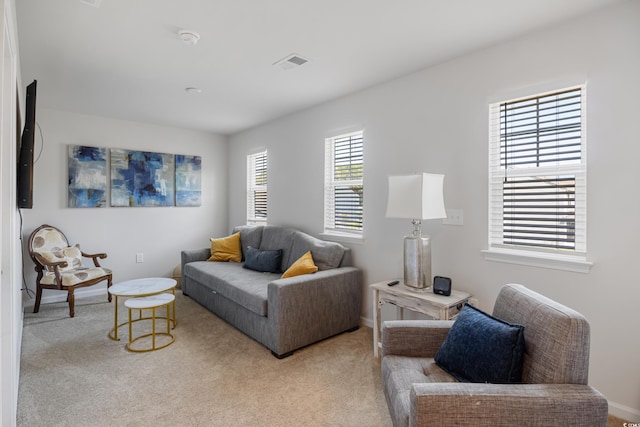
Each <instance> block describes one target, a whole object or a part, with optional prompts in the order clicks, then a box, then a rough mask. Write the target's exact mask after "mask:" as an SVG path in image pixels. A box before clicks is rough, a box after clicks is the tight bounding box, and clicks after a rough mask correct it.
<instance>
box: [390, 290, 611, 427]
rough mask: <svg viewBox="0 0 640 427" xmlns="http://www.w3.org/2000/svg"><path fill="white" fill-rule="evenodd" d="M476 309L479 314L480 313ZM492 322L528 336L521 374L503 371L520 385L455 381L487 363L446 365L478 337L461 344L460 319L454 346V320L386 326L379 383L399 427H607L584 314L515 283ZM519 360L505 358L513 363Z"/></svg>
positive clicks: (501, 297) (604, 402)
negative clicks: (593, 383)
mask: <svg viewBox="0 0 640 427" xmlns="http://www.w3.org/2000/svg"><path fill="white" fill-rule="evenodd" d="M468 308H469V307H465V308H464V309H463V311H465V310H467V309H468ZM463 311H462V312H461V313H460V315H462V314H463ZM471 311H473V313H471V314H472V315H473V316H475V315H476V313H477V310H470V312H471ZM482 314H483V315H484V313H482ZM485 316H486V315H485ZM487 317H488V318H491V316H487ZM493 317H495V318H497V319H501V320H502V321H504V322H507V325H509V327H513V328H520V329H521V331H520V332H522V333H523V338H524V346H523V352H522V354H520V356H521V359H520V360H521V365H519V366H518V369H521V370H520V371H518V370H517V369H515V370H514V369H511V368H512V367H510V368H509V369H508V370H507V371H506V372H508V373H509V375H511V374H514V375H516V376H517V377H518V378H519V379H520V380H519V381H515V383H509V381H500V382H503V383H500V384H497V383H484V382H482V383H480V382H461V381H459V380H458V379H456V377H460V374H461V373H462V375H463V376H464V375H466V374H467V371H473V370H474V368H475V367H479V366H481V365H483V363H484V362H483V361H480V360H479V359H477V356H472V360H466V362H465V363H466V366H462V367H458V368H457V371H456V372H454V370H455V369H454V370H451V369H450V366H448V365H447V368H446V369H443V368H442V367H441V366H445V365H446V364H445V363H441V362H442V359H443V358H447V357H449V358H451V359H454V361H455V360H458V361H460V360H464V358H465V357H468V356H470V355H473V351H474V349H473V348H470V349H468V352H467V349H465V348H464V347H465V345H467V344H469V346H473V345H471V344H470V343H471V342H472V341H473V339H472V338H470V339H468V340H466V339H464V338H463V339H460V337H461V335H459V333H460V332H461V330H462V329H463V328H464V327H465V326H464V324H463V322H460V325H463V326H459V327H458V328H457V331H456V333H452V335H454V336H457V337H458V338H459V339H458V340H457V341H455V340H452V337H451V336H450V335H449V332H450V331H453V325H454V322H453V321H436V320H413V321H404V320H400V321H388V322H384V323H383V326H382V362H381V363H382V383H383V387H384V394H385V397H386V400H387V404H388V407H389V412H390V414H391V418H392V420H393V424H394V426H396V427H399V426H448V425H455V426H474V427H477V426H525V425H528V426H556V425H558V426H559V425H562V426H587V425H588V426H606V424H607V412H608V406H607V400H606V399H605V397H604V396H603V395H602V394H600V393H599V392H598V391H597V390H595V389H594V388H592V387H590V386H589V385H588V371H589V336H590V329H589V323H588V322H587V320H586V319H585V318H584V317H583V316H582V315H580V314H579V313H577V312H576V311H574V310H572V309H570V308H568V307H565V306H564V305H561V304H559V303H557V302H554V301H552V300H550V299H548V298H546V297H544V296H542V295H540V294H538V293H536V292H533V291H531V290H529V289H527V288H525V287H524V286H522V285H513V284H510V285H505V286H504V287H503V288H502V289H501V290H500V292H499V294H498V297H497V299H496V302H495V305H494V310H493ZM489 320H492V319H489ZM493 320H495V319H493ZM456 322H457V321H456ZM499 323H500V322H499ZM468 324H475V323H474V322H471V323H468ZM514 325H521V326H523V327H524V328H523V329H522V328H521V326H514ZM483 329H486V328H483ZM485 332H486V331H485ZM511 332H513V333H515V334H518V333H519V332H518V330H517V329H512V330H511ZM511 332H510V333H511ZM494 336H495V333H494V332H491V334H490V335H489V336H484V337H482V338H481V339H480V342H481V343H482V342H487V341H494ZM513 336H515V335H513ZM475 338H477V337H475ZM452 341H454V342H453V343H452ZM456 342H457V344H456ZM514 342H515V341H514ZM451 345H454V346H455V345H459V346H460V345H462V346H461V347H462V350H460V348H458V349H455V348H454V351H453V352H451V351H450V350H452V348H451ZM445 346H447V347H448V351H444V349H443V348H444V347H445ZM516 359H517V357H515V356H513V357H512V356H509V357H507V360H508V361H509V363H511V362H513V360H516ZM436 360H438V362H439V363H436ZM467 368H470V369H467ZM492 369H493V368H492ZM451 373H453V375H452V374H451ZM492 373H493V371H491V372H489V374H492Z"/></svg>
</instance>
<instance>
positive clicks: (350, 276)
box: [267, 267, 362, 355]
mask: <svg viewBox="0 0 640 427" xmlns="http://www.w3.org/2000/svg"><path fill="white" fill-rule="evenodd" d="M267 293H268V296H267V298H268V302H267V306H268V311H269V312H268V317H269V323H270V324H271V325H272V327H273V328H274V329H273V330H272V333H273V334H274V336H273V338H274V342H275V344H274V347H275V348H276V349H274V352H275V353H276V354H278V355H283V354H285V353H288V352H290V351H293V350H295V349H297V348H300V347H302V346H305V345H308V344H311V343H314V342H316V341H319V340H321V339H324V338H327V337H330V336H332V335H336V334H338V333H340V332H344V331H346V330H348V329H354V328H357V327H358V326H359V324H360V312H361V310H362V271H361V270H360V269H358V268H356V267H339V268H334V269H330V270H323V271H318V272H316V273H313V274H305V275H301V276H295V277H288V278H285V279H277V280H274V281H272V282H270V283H269V285H268V291H267Z"/></svg>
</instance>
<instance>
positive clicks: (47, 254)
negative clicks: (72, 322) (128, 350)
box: [29, 224, 112, 317]
mask: <svg viewBox="0 0 640 427" xmlns="http://www.w3.org/2000/svg"><path fill="white" fill-rule="evenodd" d="M29 255H30V256H31V259H32V260H33V262H34V263H35V270H36V273H38V276H37V277H36V287H37V288H36V302H35V305H34V307H33V312H34V313H37V312H38V311H39V310H40V300H41V299H42V290H43V289H55V290H59V291H66V292H67V301H68V303H69V315H70V316H71V317H73V316H74V314H75V309H74V305H75V297H74V290H75V289H76V288H82V287H85V286H91V285H95V284H96V283H99V282H102V281H106V282H107V290H108V289H109V287H110V286H111V282H112V274H111V270H109V269H108V268H104V267H102V266H100V262H99V259H104V258H106V257H107V254H105V253H99V254H88V253H85V252H83V251H81V250H80V246H79V245H75V246H71V245H69V241H68V240H67V238H66V236H65V235H64V234H63V233H62V231H60V230H58V229H57V228H55V227H52V226H50V225H47V224H44V225H42V226H40V227H38V228H36V229H35V230H34V231H33V232H32V233H31V235H30V236H29ZM82 258H90V259H91V260H92V261H93V266H91V267H85V266H84V265H83V264H82ZM107 297H108V300H109V302H111V294H110V293H109V292H107Z"/></svg>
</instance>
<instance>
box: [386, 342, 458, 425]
mask: <svg viewBox="0 0 640 427" xmlns="http://www.w3.org/2000/svg"><path fill="white" fill-rule="evenodd" d="M381 363H382V384H383V387H384V388H385V396H386V397H387V399H388V400H389V409H390V410H392V411H393V413H394V414H393V415H394V416H393V417H392V418H393V419H395V420H403V421H404V422H403V423H402V424H401V425H409V413H410V411H411V408H410V405H411V399H410V397H409V396H410V394H411V387H412V385H413V384H416V383H445V382H456V379H455V378H453V377H452V376H451V375H449V374H448V373H447V372H445V371H444V370H443V369H442V368H440V367H439V366H437V365H436V363H435V361H434V360H433V358H430V357H406V356H394V355H390V356H385V357H384V358H383V359H382V362H381Z"/></svg>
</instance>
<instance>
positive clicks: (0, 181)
mask: <svg viewBox="0 0 640 427" xmlns="http://www.w3.org/2000/svg"><path fill="white" fill-rule="evenodd" d="M0 17H1V19H2V21H0V46H1V48H0V84H1V89H0V384H2V387H1V388H0V425H3V426H12V425H15V422H16V421H15V419H16V407H17V402H18V382H19V375H18V373H19V372H20V348H21V343H22V304H21V298H20V282H21V280H20V278H21V277H22V275H21V273H20V263H21V262H20V261H21V259H20V251H19V241H20V240H19V226H18V210H17V208H16V157H17V150H16V146H17V132H16V118H17V116H18V114H17V113H18V109H17V107H16V96H18V95H19V94H18V90H17V88H18V86H20V79H19V74H20V71H19V70H20V68H19V56H18V41H17V30H16V18H15V4H14V2H13V0H5V1H3V0H0ZM20 95H21V94H20ZM19 98H21V96H19ZM21 104H22V102H21Z"/></svg>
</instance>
